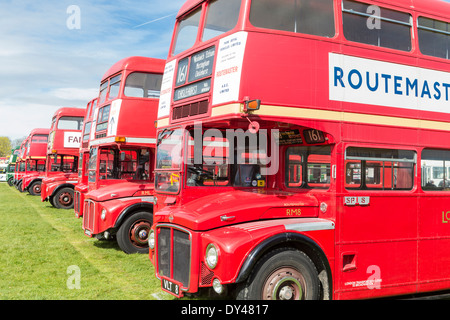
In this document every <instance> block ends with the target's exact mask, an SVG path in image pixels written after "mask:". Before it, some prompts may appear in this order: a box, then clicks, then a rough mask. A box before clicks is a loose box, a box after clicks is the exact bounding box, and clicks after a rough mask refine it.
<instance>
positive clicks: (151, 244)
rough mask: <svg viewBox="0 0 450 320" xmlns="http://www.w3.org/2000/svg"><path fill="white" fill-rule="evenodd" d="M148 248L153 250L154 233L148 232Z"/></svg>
mask: <svg viewBox="0 0 450 320" xmlns="http://www.w3.org/2000/svg"><path fill="white" fill-rule="evenodd" d="M148 247H149V248H150V249H151V250H153V249H155V231H153V230H150V234H149V235H148Z"/></svg>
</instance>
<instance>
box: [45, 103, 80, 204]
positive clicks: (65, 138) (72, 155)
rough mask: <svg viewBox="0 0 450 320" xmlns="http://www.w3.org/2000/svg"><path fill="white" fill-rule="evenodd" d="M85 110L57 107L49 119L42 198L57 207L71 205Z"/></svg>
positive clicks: (76, 176) (76, 177)
mask: <svg viewBox="0 0 450 320" xmlns="http://www.w3.org/2000/svg"><path fill="white" fill-rule="evenodd" d="M85 111H86V110H85V109H83V108H60V109H58V110H57V111H56V112H55V114H54V116H53V118H52V124H51V127H50V134H49V140H48V144H47V170H46V172H45V178H44V179H42V184H41V201H42V202H44V201H49V202H50V204H51V205H52V206H54V207H55V208H58V209H71V208H73V197H74V195H73V192H74V191H73V189H74V186H75V184H76V183H77V182H78V174H77V169H78V155H79V152H80V142H81V129H82V126H83V120H84V114H85Z"/></svg>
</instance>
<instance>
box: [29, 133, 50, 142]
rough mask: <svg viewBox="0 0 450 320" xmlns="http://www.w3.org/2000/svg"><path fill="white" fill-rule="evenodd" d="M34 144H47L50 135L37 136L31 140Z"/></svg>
mask: <svg viewBox="0 0 450 320" xmlns="http://www.w3.org/2000/svg"><path fill="white" fill-rule="evenodd" d="M31 142H32V143H47V142H48V135H47V134H36V135H34V136H33V137H32V138H31Z"/></svg>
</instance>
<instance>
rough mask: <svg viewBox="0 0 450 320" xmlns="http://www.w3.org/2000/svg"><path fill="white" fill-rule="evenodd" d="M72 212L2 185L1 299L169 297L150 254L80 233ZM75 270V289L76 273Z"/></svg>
mask: <svg viewBox="0 0 450 320" xmlns="http://www.w3.org/2000/svg"><path fill="white" fill-rule="evenodd" d="M81 224H82V220H81V219H77V218H75V216H74V213H73V210H61V209H55V208H53V207H52V206H51V205H50V204H49V203H48V202H41V199H40V197H35V196H31V195H29V194H28V193H20V192H19V191H17V190H16V189H15V188H14V187H9V186H8V185H7V184H6V183H0V300H15V299H20V300H30V299H32V300H73V299H79V300H84V299H89V300H91V299H102V300H110V299H114V300H119V299H126V300H142V299H147V300H154V299H172V297H171V296H170V295H169V294H166V293H163V292H162V291H161V283H160V281H159V280H158V279H156V278H155V276H154V268H153V265H152V263H151V262H150V261H149V259H148V255H145V254H144V255H140V254H133V255H127V254H125V253H123V252H122V251H121V250H120V248H119V247H118V245H117V243H116V242H115V241H99V240H96V239H92V238H88V237H86V236H85V235H84V234H83V230H82V227H81ZM71 266H76V267H77V268H79V269H78V270H79V271H80V277H79V280H80V281H79V289H76V288H75V289H70V288H69V286H68V285H67V283H68V280H69V285H70V284H75V283H76V282H74V281H73V279H74V277H75V276H74V275H75V274H74V273H72V272H70V271H71V270H72V269H69V272H70V273H68V268H69V267H71Z"/></svg>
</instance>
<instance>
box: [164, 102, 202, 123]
mask: <svg viewBox="0 0 450 320" xmlns="http://www.w3.org/2000/svg"><path fill="white" fill-rule="evenodd" d="M207 112H208V100H204V101H199V102H194V103H190V104H186V105H184V106H180V107H174V108H173V111H172V120H177V119H184V118H188V117H193V116H197V115H201V114H205V113H207Z"/></svg>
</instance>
